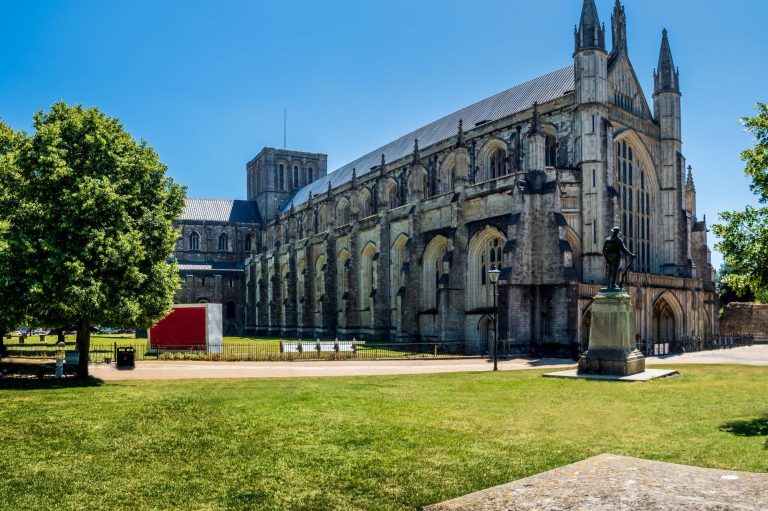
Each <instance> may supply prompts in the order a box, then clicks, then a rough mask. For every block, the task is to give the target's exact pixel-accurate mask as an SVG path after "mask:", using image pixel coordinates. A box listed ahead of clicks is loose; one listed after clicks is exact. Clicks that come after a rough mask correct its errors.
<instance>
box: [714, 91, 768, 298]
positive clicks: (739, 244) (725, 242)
mask: <svg viewBox="0 0 768 511" xmlns="http://www.w3.org/2000/svg"><path fill="white" fill-rule="evenodd" d="M755 108H756V110H757V115H755V116H754V117H745V118H743V119H742V124H743V125H744V127H745V129H746V131H747V132H748V133H751V134H752V135H754V137H755V138H754V141H755V146H754V147H753V148H751V149H747V150H745V151H744V152H742V153H741V159H742V160H743V161H745V162H746V167H745V170H744V173H745V174H746V175H747V176H749V177H750V178H751V179H752V184H751V185H750V189H751V190H752V192H754V193H755V194H756V195H757V196H758V200H759V202H760V204H761V206H760V207H752V206H747V207H746V209H745V210H744V211H725V212H723V213H721V214H720V223H719V224H717V225H714V226H713V227H712V230H713V232H714V233H715V234H716V235H717V236H719V237H720V238H721V241H720V242H719V243H718V244H717V245H716V248H717V249H719V250H720V251H721V252H722V253H723V257H724V258H725V262H726V264H727V265H728V266H729V267H730V269H731V273H728V274H727V275H725V276H723V278H722V281H723V282H724V283H725V284H727V285H728V286H729V287H730V288H731V289H732V290H733V291H734V292H735V293H736V294H739V295H744V294H747V293H749V291H750V290H751V291H752V292H754V293H755V294H756V295H758V296H765V295H766V293H768V207H766V206H765V205H764V204H766V203H768V106H767V105H766V104H765V103H758V104H757V106H756V107H755Z"/></svg>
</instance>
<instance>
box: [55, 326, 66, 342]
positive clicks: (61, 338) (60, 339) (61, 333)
mask: <svg viewBox="0 0 768 511" xmlns="http://www.w3.org/2000/svg"><path fill="white" fill-rule="evenodd" d="M56 334H57V336H58V338H57V339H56V344H58V343H60V342H66V341H65V339H64V329H63V328H59V330H58V331H57V332H56Z"/></svg>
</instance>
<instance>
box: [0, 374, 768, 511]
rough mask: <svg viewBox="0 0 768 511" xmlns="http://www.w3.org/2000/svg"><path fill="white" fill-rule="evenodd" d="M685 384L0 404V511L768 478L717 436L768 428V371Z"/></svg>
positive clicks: (230, 386)
mask: <svg viewBox="0 0 768 511" xmlns="http://www.w3.org/2000/svg"><path fill="white" fill-rule="evenodd" d="M680 370H681V372H682V376H680V377H676V378H670V379H665V380H656V381H653V382H648V383H635V384H625V383H611V382H587V381H572V380H553V379H545V378H541V377H540V375H541V373H542V372H543V371H524V372H500V373H468V374H442V375H422V376H391V377H356V378H315V379H285V380H209V381H199V380H198V381H172V382H125V383H110V384H103V385H95V386H82V387H80V386H75V387H70V388H56V387H55V385H54V384H50V383H48V384H47V385H49V386H51V385H53V386H52V387H49V388H36V387H23V388H18V389H13V388H11V389H0V403H2V405H1V406H0V445H2V454H1V455H0V474H2V476H0V503H1V504H0V507H2V509H4V510H5V509H7V510H17V509H18V510H26V509H40V510H45V509H84V510H85V509H88V510H90V509H100V510H112V509H125V510H129V509H130V510H134V509H139V510H145V509H146V510H149V509H179V510H198V509H205V510H224V509H227V510H230V509H231V510H240V509H242V510H251V509H269V510H272V509H275V510H312V511H319V510H331V509H333V510H400V509H410V510H412V509H418V507H419V506H422V505H424V504H428V503H432V502H437V501H442V500H445V499H447V498H451V497H455V496H458V495H462V494H465V493H468V492H471V491H475V490H479V489H482V488H486V487H489V486H493V485H497V484H500V483H504V482H507V481H510V480H514V479H519V478H521V477H525V476H529V475H531V474H535V473H538V472H541V471H544V470H548V469H551V468H554V467H557V466H560V465H563V464H567V463H571V462H574V461H577V460H581V459H584V458H586V457H589V456H593V455H596V454H600V453H604V452H611V453H615V454H622V455H628V456H638V457H642V458H647V459H653V460H662V461H669V462H675V463H684V464H691V465H697V466H704V467H714V468H721V469H730V470H747V471H768V450H766V449H765V448H764V442H765V437H763V436H761V433H760V432H761V431H762V430H761V429H760V428H753V430H755V431H757V432H758V434H754V435H744V434H734V433H733V432H732V431H729V429H728V427H724V424H729V423H732V422H733V421H750V420H753V419H755V418H760V417H763V416H764V414H765V413H766V412H768V402H766V399H765V398H766V396H767V395H768V370H766V369H765V368H759V367H735V366H700V367H690V366H686V367H683V368H681V369H680ZM742 429H743V428H742ZM750 431H751V430H750Z"/></svg>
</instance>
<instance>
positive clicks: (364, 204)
mask: <svg viewBox="0 0 768 511" xmlns="http://www.w3.org/2000/svg"><path fill="white" fill-rule="evenodd" d="M625 20H626V17H625V15H624V8H623V7H622V6H621V5H620V4H618V3H617V5H616V7H615V8H614V12H613V16H612V28H613V48H612V51H611V52H608V51H607V50H606V49H605V33H604V28H602V25H601V24H600V23H599V19H598V16H597V11H596V9H595V6H594V2H593V1H591V0H586V1H585V2H584V7H583V10H582V15H581V20H580V23H579V25H578V28H577V30H576V34H575V51H574V53H573V59H574V65H573V66H571V67H568V68H565V69H561V70H558V71H555V72H553V73H550V74H548V75H545V76H542V77H540V78H537V79H535V80H532V81H531V82H528V83H526V84H523V85H521V86H518V87H514V88H512V89H509V90H508V91H504V92H502V93H500V94H499V95H497V96H493V97H491V98H488V99H486V100H483V101H480V102H478V103H475V104H473V105H471V106H469V107H467V108H464V109H462V110H460V111H458V112H455V113H453V114H450V115H448V116H446V117H444V118H443V119H440V120H438V121H435V122H434V123H431V124H429V125H427V126H425V127H423V128H420V129H418V130H416V131H414V132H411V133H409V134H407V135H404V136H403V137H401V138H400V139H398V140H396V141H393V142H391V143H389V144H387V145H385V146H383V147H381V148H380V149H377V150H376V151H372V152H371V153H368V154H366V155H364V156H362V157H361V158H359V159H357V160H355V161H354V162H351V163H350V164H348V165H345V166H344V167H342V168H340V169H338V170H336V171H335V172H332V173H330V174H328V173H327V169H326V157H325V155H319V154H315V153H303V152H299V151H285V150H280V149H273V148H266V149H264V150H263V151H262V152H261V153H259V155H257V156H256V157H255V158H254V159H253V160H252V161H251V162H249V163H248V166H247V172H248V198H249V201H250V202H251V203H254V204H256V205H257V208H256V209H257V211H258V212H260V213H261V218H260V221H259V224H258V227H259V236H260V239H259V242H258V243H257V244H253V245H252V251H251V253H250V254H249V257H247V259H245V263H244V264H245V275H246V278H245V287H246V289H245V290H243V295H244V297H246V299H245V300H244V301H245V303H246V308H247V310H246V311H245V321H246V322H245V325H244V328H243V329H244V331H245V332H246V333H259V334H268V335H276V336H277V335H279V336H282V337H291V338H292V337H303V338H308V337H311V338H314V337H321V338H333V337H339V338H351V337H357V338H358V339H361V338H362V339H379V340H389V341H413V340H419V341H429V342H440V343H449V342H459V343H465V344H468V345H470V346H474V347H476V349H478V350H487V349H488V348H487V347H488V342H489V340H490V338H491V335H490V333H491V332H492V322H491V321H490V315H491V314H492V313H493V307H492V305H493V297H492V296H491V289H492V287H491V284H490V282H489V281H488V278H487V271H488V270H489V269H490V268H491V267H492V266H496V267H499V268H500V269H501V270H502V275H501V281H500V289H499V294H500V296H499V310H500V311H501V314H500V318H499V333H500V339H501V340H502V344H503V345H504V346H507V345H509V344H515V345H518V346H520V345H522V346H534V347H536V349H539V350H542V351H545V352H550V353H560V354H566V353H569V352H570V350H571V349H572V348H573V345H574V344H576V343H578V342H581V341H583V340H584V339H585V335H586V332H587V331H588V327H589V321H590V311H589V307H590V303H591V297H592V296H594V294H595V293H596V292H597V289H598V288H599V287H600V285H601V284H602V283H603V282H604V279H605V275H604V263H603V257H602V254H601V249H602V243H603V240H604V239H605V237H606V236H608V235H609V233H610V229H611V228H612V227H613V226H614V225H618V226H620V227H621V228H622V231H623V232H624V234H625V238H626V240H627V242H628V245H629V246H630V248H631V249H632V250H633V251H635V252H636V253H637V256H638V257H637V259H636V261H635V263H634V267H633V270H634V271H633V272H631V273H630V274H629V279H628V280H629V282H628V287H629V291H630V293H631V294H632V298H633V303H634V305H635V308H636V314H635V331H636V333H637V335H639V336H641V337H643V338H646V339H654V340H658V341H663V340H668V339H670V338H679V337H682V336H683V335H694V336H699V335H700V336H709V335H712V334H713V333H715V332H716V331H717V323H716V310H717V303H716V298H715V294H714V285H713V280H712V268H711V264H710V261H709V250H708V248H707V246H706V224H705V222H703V221H700V220H698V219H697V218H696V211H695V202H696V197H695V188H694V185H693V177H692V172H691V169H690V167H687V166H686V161H685V157H684V156H683V154H682V138H681V129H680V127H681V119H680V97H681V94H680V84H679V73H678V71H677V70H676V68H675V67H674V65H673V63H672V54H671V50H670V45H669V41H668V36H667V34H666V32H664V34H663V36H662V44H661V51H660V56H659V66H658V69H657V70H656V72H655V74H654V85H655V87H654V94H653V111H651V108H650V107H649V106H648V104H647V102H646V99H645V96H644V94H643V92H642V90H641V88H640V85H639V83H638V81H637V78H636V75H635V71H634V69H633V68H632V65H631V63H630V61H629V56H628V54H627V45H626V21H625ZM686 171H687V173H686Z"/></svg>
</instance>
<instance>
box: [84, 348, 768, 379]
mask: <svg viewBox="0 0 768 511" xmlns="http://www.w3.org/2000/svg"><path fill="white" fill-rule="evenodd" d="M647 364H648V365H673V364H675V365H677V364H742V365H764V366H768V345H765V344H764V345H756V346H749V347H745V348H734V349H730V350H717V351H706V352H699V353H685V354H683V355H673V356H667V357H651V358H648V359H647ZM574 365H575V364H574V362H573V361H572V360H570V359H533V360H532V359H512V360H503V361H500V362H499V369H500V370H502V371H518V370H523V369H537V368H541V369H543V368H554V369H567V368H569V367H573V366H574ZM492 369H493V364H492V363H491V362H489V361H488V360H486V359H459V360H378V361H374V360H339V361H295V362H196V361H178V362H177V361H141V362H137V363H136V368H135V369H131V370H120V369H116V368H115V366H114V364H112V365H106V364H94V365H92V366H91V375H92V376H94V377H96V378H100V379H102V380H107V381H113V380H182V379H200V378H295V377H307V376H371V375H391V374H433V373H453V372H472V371H490V370H492Z"/></svg>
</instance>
